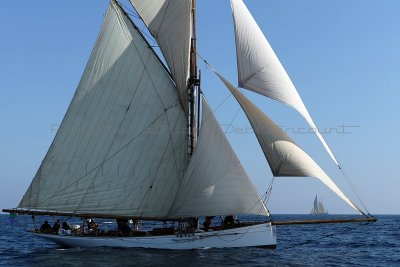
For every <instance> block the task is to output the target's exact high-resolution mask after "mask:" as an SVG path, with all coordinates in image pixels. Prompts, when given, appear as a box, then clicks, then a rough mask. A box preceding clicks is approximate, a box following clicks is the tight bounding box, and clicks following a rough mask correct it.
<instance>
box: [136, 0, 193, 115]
mask: <svg viewBox="0 0 400 267" xmlns="http://www.w3.org/2000/svg"><path fill="white" fill-rule="evenodd" d="M130 1H131V3H132V5H133V6H134V7H135V9H136V11H137V12H138V14H139V15H140V17H141V18H142V19H143V21H144V22H145V24H146V26H147V27H148V28H149V30H150V32H151V34H152V35H153V36H154V38H155V39H156V40H157V42H158V44H159V46H160V49H161V51H162V53H163V55H164V58H165V60H166V61H167V64H168V67H169V68H170V71H171V73H172V76H173V78H174V80H175V83H176V85H177V87H178V89H179V91H180V96H181V99H182V103H187V80H188V77H189V50H190V37H191V16H190V14H191V13H190V12H191V7H192V4H191V3H192V1H191V0H130ZM185 108H186V106H185Z"/></svg>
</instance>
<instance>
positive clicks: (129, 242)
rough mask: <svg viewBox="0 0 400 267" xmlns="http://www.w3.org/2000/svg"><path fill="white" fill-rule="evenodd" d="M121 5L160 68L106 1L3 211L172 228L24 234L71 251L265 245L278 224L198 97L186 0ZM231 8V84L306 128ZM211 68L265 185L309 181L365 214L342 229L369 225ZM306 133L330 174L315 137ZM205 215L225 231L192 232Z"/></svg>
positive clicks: (262, 48) (251, 25)
mask: <svg viewBox="0 0 400 267" xmlns="http://www.w3.org/2000/svg"><path fill="white" fill-rule="evenodd" d="M130 2H131V4H132V5H133V6H134V8H135V10H136V12H137V16H138V17H140V19H142V20H143V22H144V24H145V25H146V27H147V28H148V30H149V31H150V33H151V34H152V35H153V37H154V39H155V41H156V42H157V43H158V46H159V48H160V51H161V53H160V54H161V56H162V57H163V58H164V60H165V62H166V63H164V61H163V60H162V59H161V58H160V56H159V55H158V54H157V53H156V52H155V51H154V50H153V47H152V46H151V45H150V44H149V42H148V40H147V39H146V37H145V36H144V34H143V33H142V31H141V30H140V29H139V28H138V27H137V26H136V24H135V23H134V21H133V20H132V18H131V17H130V15H129V14H128V13H127V12H126V11H125V9H124V8H123V7H122V5H121V4H120V3H119V2H118V1H117V0H111V1H110V5H109V7H108V11H107V13H106V15H105V17H104V21H103V25H102V27H101V30H100V33H99V36H98V39H97V42H96V44H95V47H94V49H93V51H92V54H91V56H90V58H89V62H88V64H87V66H86V69H85V71H84V73H83V76H82V79H81V81H80V83H79V85H78V88H77V90H76V93H75V95H74V97H73V99H72V101H71V103H70V106H69V108H68V110H67V112H66V114H65V117H64V119H63V121H62V123H61V125H60V128H59V129H58V132H57V134H56V136H55V138H54V141H53V143H52V144H51V146H50V148H49V150H48V152H47V154H46V156H45V158H44V159H43V161H42V163H41V165H40V167H39V168H38V171H37V173H36V175H35V176H34V178H33V180H32V183H31V184H30V186H29V187H28V189H27V191H26V193H25V195H24V196H23V198H22V200H21V202H20V204H19V205H18V206H17V208H15V209H5V210H3V211H5V212H10V213H13V214H15V213H19V214H29V215H32V216H38V215H50V216H68V217H78V218H84V219H89V218H108V219H116V220H117V222H118V223H119V224H118V227H119V226H120V225H122V224H123V223H125V222H126V223H127V222H128V220H132V221H133V222H138V225H139V224H140V222H143V221H150V222H154V221H156V222H164V223H165V224H167V222H170V223H171V225H172V226H171V227H164V228H153V229H152V230H147V231H144V230H143V231H141V230H140V229H139V228H137V227H134V229H135V230H133V231H129V234H128V235H125V234H124V235H123V236H118V235H115V234H114V235H110V234H106V233H99V235H98V236H97V235H96V236H90V235H89V234H88V233H87V232H85V230H82V231H80V232H78V233H73V234H68V235H58V234H57V233H52V234H45V233H43V232H41V233H39V232H37V233H35V234H37V235H38V236H41V237H43V238H47V239H50V240H52V241H54V242H56V243H59V244H62V245H66V246H72V247H74V246H78V247H98V246H110V247H142V248H157V249H196V248H203V247H217V248H224V247H248V246H256V247H266V248H274V247H275V246H276V229H275V225H279V224H285V223H287V222H276V221H275V222H274V221H272V217H271V216H270V212H269V210H268V209H267V207H266V205H265V203H264V201H263V199H262V198H261V197H260V195H259V193H258V192H257V190H256V188H255V187H254V185H253V183H252V181H251V178H250V177H249V176H248V174H247V173H246V171H245V169H244V168H243V166H242V165H241V163H240V161H239V158H238V157H237V156H236V153H235V151H234V150H233V148H232V147H231V145H230V144H229V142H228V140H227V138H226V137H225V134H224V132H223V131H222V128H221V127H220V125H219V123H218V121H217V119H216V118H215V116H214V114H213V111H212V109H211V107H210V106H209V105H208V103H207V100H206V99H205V97H204V95H203V94H202V93H203V92H202V90H200V75H199V72H198V67H197V56H198V55H197V48H196V0H152V1H149V0H130ZM231 7H232V13H233V18H234V27H235V38H236V53H237V64H238V78H239V86H240V87H242V88H245V89H248V90H250V91H253V92H256V93H259V94H261V95H263V96H266V97H269V98H272V99H274V100H276V101H278V102H281V103H283V104H286V105H288V106H290V107H292V108H294V109H295V110H297V111H298V112H299V113H300V114H301V115H302V116H303V117H304V119H305V120H306V121H307V123H308V124H309V125H310V126H311V127H312V128H313V129H315V128H316V126H315V124H314V122H313V120H312V118H311V116H310V114H309V113H308V111H307V109H306V107H305V105H304V103H303V101H302V100H301V98H300V95H299V93H298V92H297V90H296V88H295V87H294V85H293V83H292V82H291V80H290V78H289V76H288V75H287V73H286V71H285V69H284V68H283V66H282V65H281V63H280V61H279V59H278V58H277V56H276V55H275V53H274V51H273V50H272V48H271V46H270V45H269V43H268V41H267V39H266V38H265V36H264V34H263V33H262V31H261V30H260V28H259V27H258V25H257V23H256V22H255V20H254V19H253V17H252V15H251V13H250V12H249V10H248V9H247V7H246V6H245V5H244V3H243V2H242V0H231ZM207 64H208V63H207ZM210 67H211V66H210ZM211 68H212V67H211ZM212 69H213V68H212ZM213 71H214V72H215V73H216V75H218V77H219V78H220V79H221V81H222V82H223V83H224V84H225V85H226V87H227V88H228V90H229V91H230V92H231V94H232V95H233V96H234V97H235V99H236V100H237V102H238V103H239V104H240V106H241V107H242V109H243V111H244V113H245V114H246V117H247V118H248V120H249V122H250V124H251V126H252V128H253V129H254V130H255V131H254V133H255V135H256V137H257V140H258V142H259V144H260V146H261V149H262V151H263V153H264V155H265V158H266V164H267V163H268V164H269V167H270V169H271V172H272V175H273V176H274V177H282V176H285V177H315V178H317V179H319V180H320V181H321V182H322V183H323V184H325V185H326V186H327V187H328V188H330V189H331V190H332V191H333V192H334V193H335V194H336V195H337V196H338V197H340V198H341V199H342V200H343V201H345V202H346V203H347V204H348V205H349V206H350V207H352V208H354V209H355V210H356V211H357V212H358V213H359V214H361V215H363V216H365V217H363V218H362V219H355V220H348V221H374V220H375V218H373V217H371V216H370V215H369V214H366V213H364V211H363V210H361V209H360V208H359V207H358V206H357V205H356V204H355V203H354V202H353V201H351V200H350V199H349V198H348V197H347V196H346V195H345V194H344V193H343V192H342V191H341V190H340V189H339V187H338V186H337V185H336V184H335V183H334V181H333V180H332V179H331V178H330V177H329V176H328V175H327V174H326V173H325V172H324V171H323V170H322V169H321V168H320V167H319V166H318V164H317V163H316V162H315V161H314V160H313V159H312V158H311V157H310V156H309V155H308V154H307V153H306V152H305V151H304V150H303V149H302V148H300V147H299V146H298V145H297V144H296V143H295V142H294V141H293V140H292V139H291V138H290V137H289V136H288V135H287V134H286V133H285V132H284V131H283V130H282V129H281V128H279V127H278V126H277V125H276V124H275V123H274V122H273V121H272V120H271V119H270V118H269V117H268V116H267V115H266V114H264V112H262V111H261V110H260V109H259V108H258V107H257V106H255V105H254V104H253V103H252V102H251V101H250V100H249V99H248V98H247V97H246V96H245V95H244V94H242V93H241V92H240V91H239V90H238V89H237V88H236V86H234V85H232V84H231V83H230V82H229V81H228V80H226V79H225V78H224V77H223V76H222V75H220V74H219V73H218V72H217V71H216V70H214V69H213ZM316 134H317V136H318V138H319V139H320V141H321V143H322V145H323V146H324V147H325V149H326V150H327V152H328V154H329V155H330V156H331V158H332V160H333V161H334V162H335V164H337V165H338V166H339V164H338V162H337V160H336V158H335V157H334V155H333V153H332V151H331V150H330V148H329V147H328V145H327V144H326V142H325V140H324V139H323V137H322V136H321V134H320V133H319V132H316ZM317 202H318V201H317V198H316V203H317ZM316 206H317V210H318V211H320V210H321V208H320V207H319V205H318V203H317V204H316ZM321 207H322V204H321ZM322 210H324V209H323V207H322ZM318 213H319V212H318ZM236 214H239V215H260V216H264V217H263V219H262V220H260V221H258V222H252V223H248V222H246V223H243V222H240V223H239V222H238V221H234V220H233V218H234V216H233V215H236ZM216 216H225V220H226V222H227V225H228V226H226V225H225V222H224V224H221V225H219V226H215V225H214V226H211V227H209V226H210V225H207V227H206V225H205V224H203V225H204V228H202V227H199V224H198V218H199V217H202V218H204V220H205V223H208V220H210V221H211V219H210V218H212V217H216ZM33 218H34V217H33ZM228 218H229V219H228ZM329 222H332V221H329ZM342 222H343V220H342ZM301 223H302V222H301ZM318 223H320V222H318ZM292 224H293V223H292ZM128 228H129V227H128ZM83 229H85V223H83ZM129 230H130V229H129ZM145 230H146V229H145Z"/></svg>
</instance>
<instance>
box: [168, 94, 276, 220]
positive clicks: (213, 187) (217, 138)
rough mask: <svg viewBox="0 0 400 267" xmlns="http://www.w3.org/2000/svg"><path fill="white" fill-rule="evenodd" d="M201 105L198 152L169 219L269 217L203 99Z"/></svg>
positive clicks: (187, 172)
mask: <svg viewBox="0 0 400 267" xmlns="http://www.w3.org/2000/svg"><path fill="white" fill-rule="evenodd" d="M202 103H203V105H202V107H203V108H202V110H203V114H202V126H201V131H200V136H199V140H198V143H197V148H196V150H195V151H194V154H193V156H192V159H191V161H190V163H189V166H188V169H187V171H186V174H185V176H184V178H183V181H182V184H181V186H180V188H179V190H178V193H177V195H176V199H175V201H174V203H173V205H172V207H171V209H170V211H169V215H168V216H170V217H197V216H213V215H215V216H216V215H230V214H257V215H267V214H268V211H267V209H266V207H265V206H264V203H263V202H262V200H261V198H260V197H259V195H258V193H257V191H256V189H255V187H254V186H253V184H252V183H251V181H250V178H249V177H248V176H247V174H246V172H245V170H244V169H243V167H242V165H241V163H240V161H239V159H238V158H237V156H236V154H235V152H234V151H233V149H232V147H231V146H230V144H229V142H228V140H227V139H226V137H225V135H224V133H223V131H222V129H221V127H220V126H219V124H218V122H217V120H216V118H215V116H214V115H213V113H212V111H211V109H210V107H209V106H208V104H207V103H206V101H205V99H204V98H203V101H202Z"/></svg>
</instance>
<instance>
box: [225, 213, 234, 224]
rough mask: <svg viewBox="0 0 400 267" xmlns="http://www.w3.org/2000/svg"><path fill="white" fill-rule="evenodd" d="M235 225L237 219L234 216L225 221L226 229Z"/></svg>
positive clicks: (229, 216) (227, 217)
mask: <svg viewBox="0 0 400 267" xmlns="http://www.w3.org/2000/svg"><path fill="white" fill-rule="evenodd" d="M234 224H235V218H234V217H233V215H228V216H226V217H225V219H224V227H233V226H234Z"/></svg>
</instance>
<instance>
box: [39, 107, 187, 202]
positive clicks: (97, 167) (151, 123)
mask: <svg viewBox="0 0 400 267" xmlns="http://www.w3.org/2000/svg"><path fill="white" fill-rule="evenodd" d="M179 104H180V102H179V103H177V104H175V105H172V106H171V107H169V108H168V109H171V108H174V107H176V106H177V105H179ZM168 109H167V110H168ZM164 112H165V111H163V112H162V113H161V114H159V115H158V116H157V117H156V118H155V119H154V120H153V121H151V122H150V123H149V124H148V125H147V126H146V127H145V128H143V129H142V130H141V131H140V132H139V133H138V134H137V135H135V136H134V137H133V138H132V139H131V140H129V141H128V142H127V143H126V144H125V145H124V146H122V147H121V148H120V149H119V150H117V151H116V152H115V153H113V154H112V155H110V156H109V157H108V158H106V159H105V160H104V161H103V162H101V163H100V164H98V165H97V166H96V167H94V168H93V169H91V170H90V171H88V172H87V173H86V174H84V175H82V176H81V177H79V178H78V179H77V180H75V181H74V182H72V183H71V184H69V185H68V186H66V187H65V188H63V189H61V190H59V191H57V192H55V193H54V194H52V195H50V196H49V197H47V198H45V199H44V200H43V201H41V202H40V203H39V204H42V203H43V202H45V201H47V200H49V199H51V198H52V197H54V196H56V195H57V194H59V193H61V192H63V191H65V190H67V189H68V188H70V187H71V186H73V185H74V184H76V183H77V182H79V181H80V180H82V179H84V178H85V177H86V176H88V175H89V174H91V173H92V172H94V171H95V170H96V169H99V168H100V167H101V166H102V165H103V164H104V163H106V162H108V161H110V160H111V159H112V158H114V157H115V156H116V155H118V154H119V153H120V152H121V151H122V150H124V149H125V148H126V147H127V146H129V145H130V144H131V143H132V142H133V141H135V140H136V139H137V138H138V137H139V136H141V135H142V134H143V133H144V132H145V131H146V130H147V129H148V128H150V127H151V126H152V125H153V123H155V122H156V121H157V120H158V119H159V118H160V117H161V116H162V115H163V114H164Z"/></svg>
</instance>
